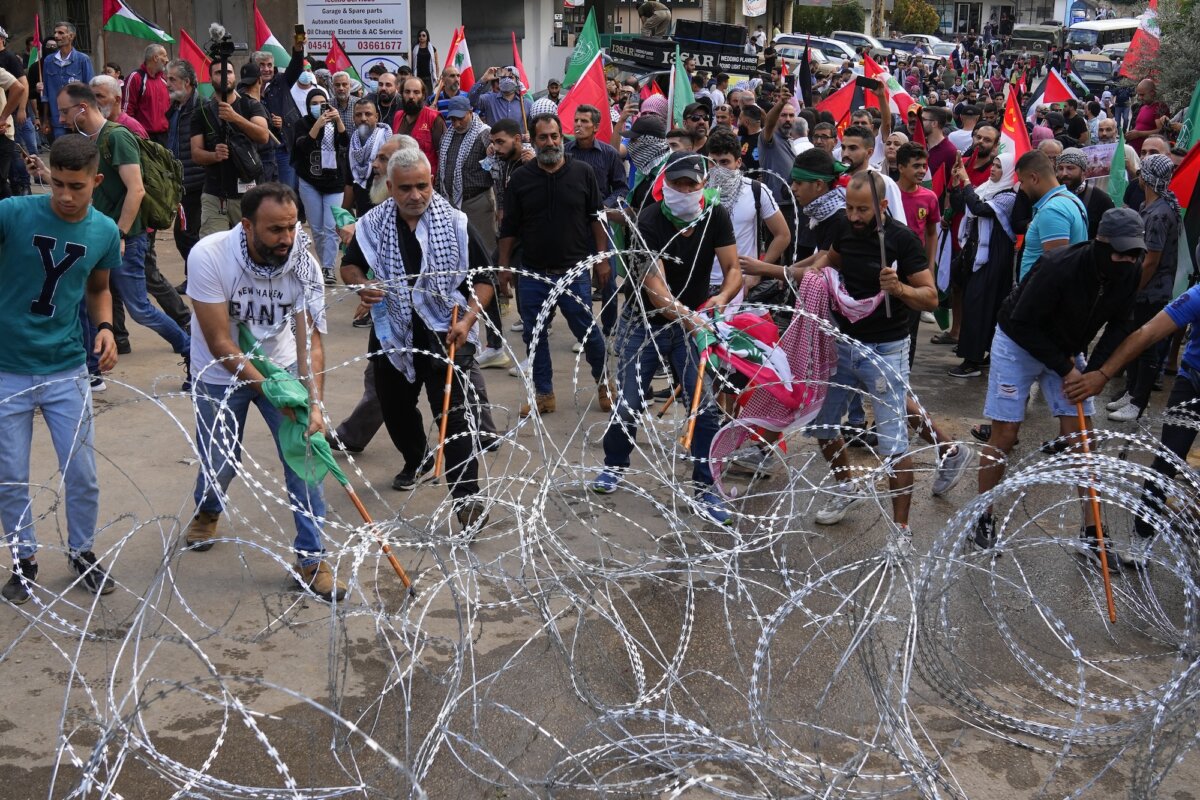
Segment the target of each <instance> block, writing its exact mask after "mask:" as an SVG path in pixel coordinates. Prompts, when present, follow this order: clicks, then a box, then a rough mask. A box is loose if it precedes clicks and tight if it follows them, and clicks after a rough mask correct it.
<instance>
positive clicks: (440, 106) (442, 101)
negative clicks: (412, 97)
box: [429, 89, 470, 123]
mask: <svg viewBox="0 0 1200 800" xmlns="http://www.w3.org/2000/svg"><path fill="white" fill-rule="evenodd" d="M455 97H466V98H468V99H470V95H469V94H467V93H466V92H464V91H463V90H462V89H459V90H458V94H457V95H455ZM435 101H436V102H437V110H438V113H439V114H441V115H442V119H444V120H446V122H447V123H449V122H450V118H449V117H447V116H446V111H447V109H448V108H449V106H450V95H448V94H446V92H445V91H441V92H438V93H437V94H431V95H429V105H433V104H434V102H435Z"/></svg>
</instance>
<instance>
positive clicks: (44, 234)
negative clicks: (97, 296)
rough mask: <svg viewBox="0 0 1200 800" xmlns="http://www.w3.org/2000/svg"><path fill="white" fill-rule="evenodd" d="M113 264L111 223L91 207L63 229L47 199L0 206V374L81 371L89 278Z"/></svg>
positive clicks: (116, 255)
mask: <svg viewBox="0 0 1200 800" xmlns="http://www.w3.org/2000/svg"><path fill="white" fill-rule="evenodd" d="M120 264H121V237H120V235H119V234H118V233H117V223H115V222H113V221H112V220H111V219H109V218H108V217H106V216H104V215H103V214H101V213H100V212H99V211H97V210H96V209H95V208H91V207H89V208H88V212H87V215H86V216H85V217H84V218H83V219H82V220H80V221H79V222H67V221H66V220H64V219H63V218H62V217H60V216H58V214H55V213H54V210H53V209H52V208H51V207H50V195H48V194H36V195H29V196H26V197H10V198H8V199H7V200H0V308H3V309H4V313H3V314H0V341H3V342H4V347H0V371H3V372H12V373H16V374H18V375H51V374H53V373H56V372H65V371H66V370H69V369H72V368H75V367H79V366H81V365H82V364H83V363H84V361H85V359H86V357H87V354H86V353H85V352H84V347H83V325H82V324H81V323H80V319H79V304H80V302H82V300H83V297H84V290H85V289H86V287H87V282H88V278H89V277H90V276H91V274H92V270H95V269H115V268H116V267H118V266H120Z"/></svg>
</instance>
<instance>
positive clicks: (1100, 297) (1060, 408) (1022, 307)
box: [974, 208, 1146, 563]
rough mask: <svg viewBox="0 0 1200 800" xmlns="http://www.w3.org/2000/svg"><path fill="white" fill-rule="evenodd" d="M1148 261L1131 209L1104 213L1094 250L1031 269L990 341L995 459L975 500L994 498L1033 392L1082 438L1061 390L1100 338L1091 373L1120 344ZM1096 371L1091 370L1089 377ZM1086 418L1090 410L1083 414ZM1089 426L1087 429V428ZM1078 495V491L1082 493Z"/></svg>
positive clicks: (1068, 253) (1062, 253)
mask: <svg viewBox="0 0 1200 800" xmlns="http://www.w3.org/2000/svg"><path fill="white" fill-rule="evenodd" d="M1145 251H1146V242H1145V239H1144V226H1143V224H1142V218H1141V217H1140V216H1139V215H1138V213H1137V212H1136V211H1133V210H1131V209H1128V208H1114V209H1111V210H1110V211H1108V212H1107V213H1105V215H1104V216H1103V217H1102V218H1101V220H1100V226H1099V230H1098V233H1097V235H1096V239H1095V240H1094V241H1087V242H1082V243H1080V244H1074V245H1070V246H1068V247H1060V248H1056V249H1054V250H1051V251H1049V252H1047V253H1046V254H1045V255H1044V256H1042V257H1041V258H1039V259H1038V260H1037V263H1035V264H1034V265H1033V268H1032V269H1031V270H1030V272H1029V275H1027V276H1026V277H1025V279H1024V280H1023V281H1021V282H1020V283H1019V284H1018V285H1017V287H1016V288H1015V289H1013V291H1012V294H1010V295H1009V296H1008V299H1007V300H1005V301H1004V305H1003V306H1001V308H1000V316H999V321H998V323H997V324H996V335H995V337H994V338H993V340H992V367H991V372H990V373H989V376H988V393H987V400H986V402H985V404H984V408H983V413H984V416H986V417H988V418H989V419H991V420H992V432H991V438H989V439H988V448H990V452H985V453H984V454H983V456H982V458H981V459H980V462H981V463H980V468H979V493H980V494H983V493H985V492H988V491H990V490H991V489H992V488H994V487H995V486H996V485H997V484H998V483H1000V481H1001V479H1002V478H1003V477H1004V469H1005V459H1006V458H1007V456H1008V454H1009V453H1010V452H1012V448H1013V445H1014V444H1015V442H1016V440H1017V434H1018V432H1019V431H1020V429H1021V422H1022V421H1023V420H1024V419H1025V403H1026V401H1027V400H1028V399H1029V388H1030V387H1031V386H1032V385H1033V384H1034V383H1035V382H1037V383H1038V384H1039V385H1040V386H1041V389H1042V396H1043V397H1045V398H1046V403H1047V404H1048V405H1049V406H1050V413H1051V414H1053V415H1054V416H1056V417H1058V424H1059V432H1060V433H1061V435H1063V436H1067V435H1070V434H1073V433H1077V432H1078V431H1079V418H1078V414H1077V410H1076V407H1075V406H1074V405H1073V404H1072V403H1071V402H1069V401H1068V400H1067V397H1066V395H1065V394H1064V392H1063V382H1064V380H1065V381H1072V380H1074V379H1076V378H1077V376H1078V375H1079V374H1080V373H1081V372H1083V371H1085V367H1084V365H1085V363H1086V362H1085V359H1084V353H1085V352H1086V350H1087V346H1088V344H1089V343H1090V342H1091V341H1092V339H1094V338H1095V336H1096V334H1097V333H1098V332H1099V330H1100V328H1102V327H1104V326H1106V325H1107V328H1106V329H1105V332H1104V336H1103V337H1102V338H1101V339H1100V342H1099V343H1098V344H1097V345H1096V348H1095V350H1094V351H1093V354H1092V362H1093V363H1094V364H1102V363H1103V360H1104V358H1105V357H1107V355H1108V354H1109V353H1111V352H1112V351H1113V350H1114V349H1115V348H1116V346H1117V344H1119V343H1120V341H1121V337H1122V335H1123V334H1124V332H1125V330H1126V328H1125V324H1126V321H1127V320H1128V319H1129V316H1130V314H1131V313H1132V311H1133V299H1134V296H1135V295H1136V294H1137V288H1138V283H1139V281H1140V279H1141V269H1140V266H1139V262H1140V260H1141V258H1142V257H1143V255H1144V254H1145ZM1090 368H1091V369H1094V368H1095V367H1090ZM1084 413H1085V414H1086V415H1087V416H1088V417H1089V418H1090V416H1091V414H1092V403H1091V401H1090V400H1089V401H1088V402H1086V403H1085V404H1084ZM1087 424H1088V425H1089V426H1090V424H1091V423H1090V419H1089V420H1088V422H1087ZM1080 491H1081V493H1082V488H1081V489H1080ZM1087 513H1088V512H1086V511H1084V528H1085V530H1084V532H1083V535H1082V537H1081V538H1082V539H1083V541H1084V543H1085V545H1088V546H1087V547H1085V548H1084V552H1085V554H1088V555H1089V556H1091V557H1093V558H1094V560H1095V561H1096V562H1097V563H1098V562H1099V551H1098V550H1097V549H1096V548H1095V547H1094V546H1091V545H1092V544H1093V543H1094V542H1095V537H1096V529H1095V525H1094V524H1091V525H1089V524H1088V523H1087V520H1088V517H1087ZM974 541H975V545H976V547H978V548H980V549H988V548H991V547H992V546H993V545H994V544H995V541H996V530H995V522H994V520H993V518H992V514H991V511H990V510H989V511H988V512H987V513H985V514H984V515H983V516H981V517H980V518H979V520H978V522H977V526H976V532H975V539H974Z"/></svg>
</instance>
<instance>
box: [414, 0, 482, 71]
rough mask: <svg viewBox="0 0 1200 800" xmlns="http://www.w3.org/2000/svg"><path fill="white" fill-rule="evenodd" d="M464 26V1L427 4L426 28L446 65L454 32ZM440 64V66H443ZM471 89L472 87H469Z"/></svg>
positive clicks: (431, 1) (469, 38)
mask: <svg viewBox="0 0 1200 800" xmlns="http://www.w3.org/2000/svg"><path fill="white" fill-rule="evenodd" d="M461 24H462V0H429V1H428V2H426V3H425V26H426V27H427V28H429V36H430V38H431V39H432V40H433V46H434V47H436V48H437V51H438V58H440V59H441V61H442V64H445V63H446V56H447V55H448V51H447V48H449V47H450V37H451V36H453V35H454V30H455V29H456V28H457V27H458V26H459V25H461ZM413 41H416V30H415V29H414V30H413ZM470 44H471V33H470V31H467V45H468V46H470ZM442 64H439V65H438V66H439V67H440V66H442ZM468 88H470V87H468Z"/></svg>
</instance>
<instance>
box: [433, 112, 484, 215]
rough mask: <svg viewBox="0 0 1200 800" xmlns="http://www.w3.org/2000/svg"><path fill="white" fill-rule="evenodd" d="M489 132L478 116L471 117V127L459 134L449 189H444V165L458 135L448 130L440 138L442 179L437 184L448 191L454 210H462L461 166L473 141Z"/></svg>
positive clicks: (469, 151)
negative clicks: (460, 136) (459, 139)
mask: <svg viewBox="0 0 1200 800" xmlns="http://www.w3.org/2000/svg"><path fill="white" fill-rule="evenodd" d="M490 130H491V128H489V127H488V126H487V125H484V124H483V122H482V121H481V120H480V119H479V115H478V114H476V115H474V116H472V117H471V127H469V128H467V131H466V133H463V134H461V135H462V144H460V145H459V146H458V158H457V160H456V163H455V165H454V180H453V181H452V184H453V185H451V186H450V187H446V177H445V174H446V163H447V157H448V156H449V155H450V143H451V142H452V141H454V137H456V136H458V135H459V133H458V131H456V130H454V129H453V128H451V129H450V130H448V131H446V133H447V134H449V135H448V136H442V143H441V145H440V146H439V147H438V164H439V165H441V168H442V177H441V180H440V181H439V183H441V185H442V187H443V188H449V189H450V203H451V205H453V206H454V207H455V208H462V200H463V187H462V179H463V165H464V164H465V163H466V161H467V157H468V156H469V155H471V148H472V147H474V145H475V140H476V139H478V138H479V137H480V136H483V135H485V134H486V133H487V132H488V131H490Z"/></svg>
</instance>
